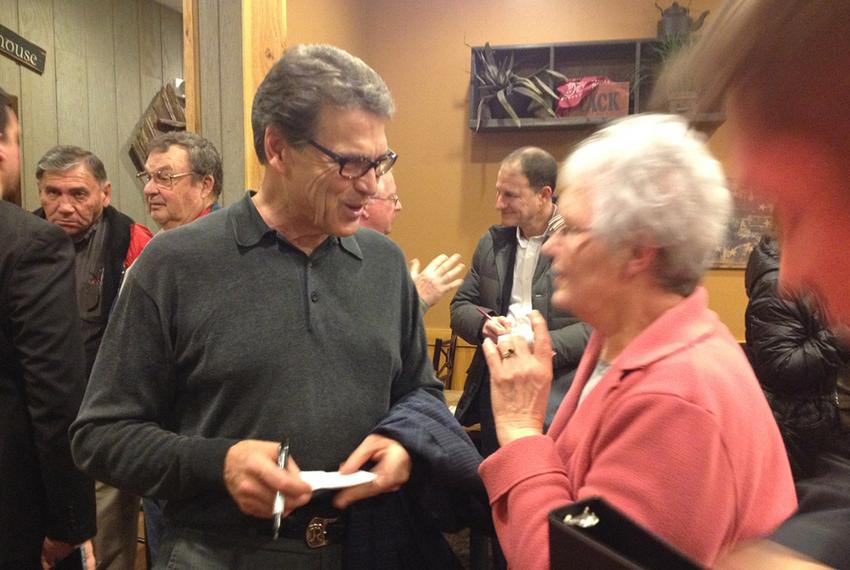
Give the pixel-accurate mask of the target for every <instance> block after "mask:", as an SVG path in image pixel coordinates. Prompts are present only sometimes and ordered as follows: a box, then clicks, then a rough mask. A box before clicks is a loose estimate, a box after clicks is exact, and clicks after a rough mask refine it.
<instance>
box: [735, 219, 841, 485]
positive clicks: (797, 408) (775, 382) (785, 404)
mask: <svg viewBox="0 0 850 570" xmlns="http://www.w3.org/2000/svg"><path fill="white" fill-rule="evenodd" d="M778 280H779V244H778V242H777V241H776V240H775V239H774V238H772V237H771V236H768V235H765V236H763V237H762V239H761V241H759V243H758V245H757V246H756V247H755V248H754V249H753V252H752V254H751V255H750V258H749V261H748V262H747V270H746V275H745V285H746V288H747V296H748V297H749V303H748V304H747V311H746V321H745V324H746V337H747V354H748V356H749V358H750V362H751V364H752V366H753V369H754V370H755V372H756V376H758V379H759V382H760V383H761V385H762V388H763V389H764V392H765V395H766V396H767V400H768V402H769V403H770V407H771V409H772V410H773V415H774V417H775V418H776V421H777V423H778V424H779V430H780V432H781V433H782V438H783V440H784V441H785V447H786V449H787V450H788V458H789V460H790V462H791V470H792V472H793V475H794V479H795V480H796V481H799V480H801V479H804V478H806V477H808V476H811V475H812V474H813V468H814V459H815V457H816V456H817V454H818V453H820V452H821V451H825V450H827V449H830V448H833V447H835V446H838V447H843V446H842V445H841V442H840V440H841V438H842V436H841V433H842V427H841V422H840V419H839V415H838V406H837V395H836V381H837V378H838V374H839V372H840V371H841V370H842V369H843V368H844V367H845V366H846V365H847V364H848V360H850V354H848V352H847V351H846V350H845V349H844V348H843V347H842V346H841V345H840V344H839V342H838V341H837V340H836V338H835V337H834V336H833V334H832V333H831V332H830V331H829V329H827V328H826V326H825V325H824V323H823V322H822V321H821V318H820V317H819V316H818V310H817V308H816V306H815V303H814V302H813V300H812V299H808V298H800V297H797V298H791V297H787V296H781V295H780V293H779V291H778ZM844 439H846V437H844Z"/></svg>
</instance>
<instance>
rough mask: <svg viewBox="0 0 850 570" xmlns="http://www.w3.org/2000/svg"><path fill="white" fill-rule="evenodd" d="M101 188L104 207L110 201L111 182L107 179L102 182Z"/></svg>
mask: <svg viewBox="0 0 850 570" xmlns="http://www.w3.org/2000/svg"><path fill="white" fill-rule="evenodd" d="M101 190H102V191H103V207H104V208H105V207H107V206H108V205H109V203H110V202H111V201H112V183H111V182H110V181H109V180H107V181H106V182H104V183H103V187H101Z"/></svg>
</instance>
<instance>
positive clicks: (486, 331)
mask: <svg viewBox="0 0 850 570" xmlns="http://www.w3.org/2000/svg"><path fill="white" fill-rule="evenodd" d="M476 308H477V309H478V312H479V313H481V314H482V315H484V316H485V317H486V318H487V320H485V321H484V326H483V327H481V336H483V337H484V338H489V339H490V340H492V341H493V342H498V340H499V336H501V335H503V334H508V333H510V332H511V321H510V319H508V318H507V317H502V316H495V317H494V316H493V315H490V314H488V313H487V311H485V310H484V309H482V308H481V307H476Z"/></svg>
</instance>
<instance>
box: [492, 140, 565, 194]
mask: <svg viewBox="0 0 850 570" xmlns="http://www.w3.org/2000/svg"><path fill="white" fill-rule="evenodd" d="M514 163H516V164H519V168H520V170H521V171H522V174H523V176H525V177H526V178H528V184H529V186H531V187H532V188H533V189H534V191H535V192H540V190H541V189H542V188H543V187H544V186H549V187H550V188H551V189H552V190H553V191H554V190H555V185H556V184H557V183H558V162H557V161H556V160H555V157H554V156H552V155H551V154H549V153H548V152H546V151H545V150H543V149H542V148H537V147H536V146H524V147H521V148H518V149H516V150H515V151H513V152H511V153H510V154H509V155H508V156H506V157H505V159H504V160H503V161H502V164H514Z"/></svg>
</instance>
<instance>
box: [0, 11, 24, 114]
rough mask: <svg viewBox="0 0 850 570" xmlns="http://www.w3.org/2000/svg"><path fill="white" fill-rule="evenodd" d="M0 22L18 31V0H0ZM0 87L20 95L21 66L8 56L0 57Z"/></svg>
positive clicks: (11, 93)
mask: <svg viewBox="0 0 850 570" xmlns="http://www.w3.org/2000/svg"><path fill="white" fill-rule="evenodd" d="M0 23H2V24H3V25H4V26H6V27H7V28H9V29H10V30H14V31H15V32H18V0H0ZM0 87H2V88H3V89H5V90H6V92H7V93H9V94H10V95H15V96H18V97H20V94H21V68H20V66H19V65H18V64H17V63H15V62H14V61H12V60H11V59H9V58H8V57H0Z"/></svg>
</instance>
